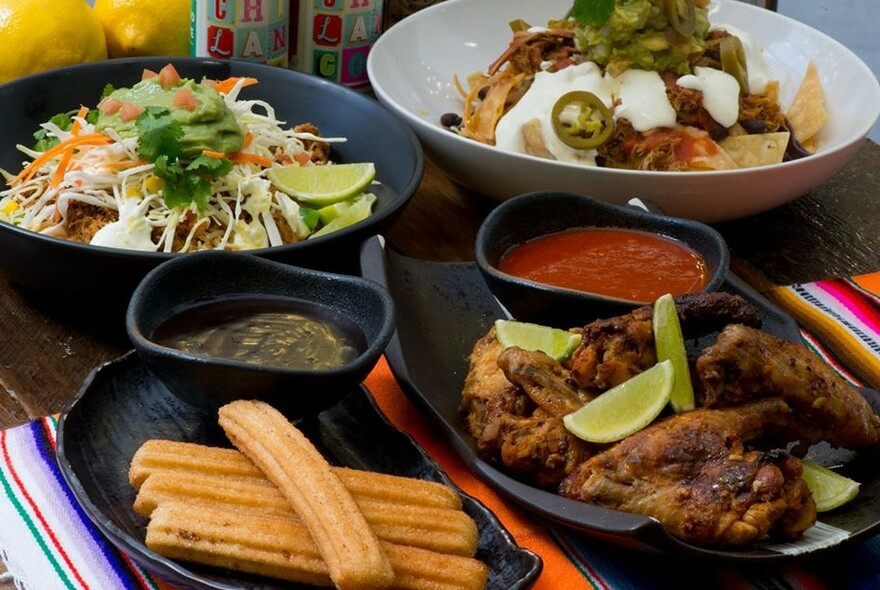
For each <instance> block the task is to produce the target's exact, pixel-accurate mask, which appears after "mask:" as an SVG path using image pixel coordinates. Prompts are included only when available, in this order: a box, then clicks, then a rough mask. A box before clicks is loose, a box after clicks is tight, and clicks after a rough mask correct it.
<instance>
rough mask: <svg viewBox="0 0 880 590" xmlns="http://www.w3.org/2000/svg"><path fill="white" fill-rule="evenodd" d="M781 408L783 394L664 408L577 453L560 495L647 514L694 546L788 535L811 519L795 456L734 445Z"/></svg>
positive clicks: (778, 415) (780, 416) (780, 417)
mask: <svg viewBox="0 0 880 590" xmlns="http://www.w3.org/2000/svg"><path fill="white" fill-rule="evenodd" d="M790 413H791V409H790V408H789V407H788V406H787V404H785V402H783V401H782V400H779V399H778V398H768V399H764V400H759V401H757V402H753V403H751V404H747V405H744V406H741V407H738V408H731V409H724V410H708V409H698V410H694V411H691V412H685V413H682V414H677V415H674V416H672V417H670V418H667V419H665V420H662V421H660V422H657V423H655V424H653V425H651V426H649V427H647V428H645V429H643V430H641V431H640V432H637V433H636V434H634V435H631V436H629V437H627V438H626V439H624V440H623V441H621V442H620V443H618V444H616V445H615V446H613V447H611V448H610V449H608V450H606V451H603V452H601V453H599V454H597V455H595V456H593V457H592V458H590V459H588V460H587V461H585V462H584V463H583V464H582V465H580V466H579V467H578V468H577V469H576V470H575V471H573V472H572V473H571V475H569V476H568V477H567V478H566V479H565V480H564V481H563V482H562V484H561V485H560V489H559V491H560V494H561V495H563V496H566V497H569V498H573V499H576V500H582V501H584V502H591V503H594V504H598V505H601V506H606V507H608V508H613V509H616V510H623V511H626V512H632V513H636V514H644V515H647V516H652V517H654V518H656V519H657V520H659V521H660V522H661V523H662V524H663V525H664V527H665V528H666V529H667V530H668V531H669V532H670V533H671V534H673V535H674V536H676V537H678V538H680V539H682V540H684V541H686V542H689V543H693V544H696V545H701V546H713V545H714V546H726V547H741V546H744V545H747V544H749V543H752V542H754V541H756V540H758V539H761V538H763V537H764V536H765V535H768V534H770V535H773V536H776V537H781V538H784V539H794V538H797V537H799V536H800V535H801V534H802V533H803V531H805V530H806V529H808V528H809V527H811V526H812V525H813V523H814V522H815V519H816V506H815V503H814V502H813V499H812V496H811V495H810V492H809V490H808V488H807V486H806V483H805V482H804V480H803V479H802V478H801V463H800V460H798V459H797V458H795V457H792V456H791V455H789V454H788V453H787V452H785V451H771V452H769V453H764V452H761V451H755V450H746V448H745V446H744V443H745V442H747V441H749V440H751V439H753V438H755V437H758V436H760V435H761V433H762V432H763V429H764V427H765V425H766V424H767V423H777V422H779V421H784V420H785V419H786V418H787V416H788V415H789V414H790Z"/></svg>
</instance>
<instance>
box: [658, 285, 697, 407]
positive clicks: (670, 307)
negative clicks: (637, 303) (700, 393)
mask: <svg viewBox="0 0 880 590" xmlns="http://www.w3.org/2000/svg"><path fill="white" fill-rule="evenodd" d="M653 322H654V346H655V348H656V352H657V360H658V361H663V360H666V359H669V360H670V361H672V370H673V372H674V373H675V385H673V387H672V396H671V397H670V399H669V403H670V405H671V406H672V410H673V411H675V412H687V411H688V410H693V409H694V405H695V403H694V387H693V384H692V383H691V372H690V369H688V364H687V352H686V351H685V348H684V337H683V336H682V335H681V325H680V324H679V323H678V312H677V311H676V309H675V300H674V299H673V298H672V295H670V294H668V293H667V294H666V295H662V296H661V297H660V298H659V299H657V301H655V302H654V320H653Z"/></svg>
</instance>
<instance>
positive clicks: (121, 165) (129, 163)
mask: <svg viewBox="0 0 880 590" xmlns="http://www.w3.org/2000/svg"><path fill="white" fill-rule="evenodd" d="M144 164H149V162H148V161H147V160H119V161H118V162H110V163H108V164H104V168H110V169H111V170H112V169H120V170H123V169H125V168H134V167H135V166H143V165H144Z"/></svg>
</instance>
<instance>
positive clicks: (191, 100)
mask: <svg viewBox="0 0 880 590" xmlns="http://www.w3.org/2000/svg"><path fill="white" fill-rule="evenodd" d="M171 104H173V105H174V106H176V107H181V108H184V109H186V110H188V111H194V110H196V107H197V106H199V101H198V99H197V98H196V95H195V94H194V93H193V91H192V90H190V89H189V88H179V89H178V90H177V92H175V93H174V97H173V98H172V99H171Z"/></svg>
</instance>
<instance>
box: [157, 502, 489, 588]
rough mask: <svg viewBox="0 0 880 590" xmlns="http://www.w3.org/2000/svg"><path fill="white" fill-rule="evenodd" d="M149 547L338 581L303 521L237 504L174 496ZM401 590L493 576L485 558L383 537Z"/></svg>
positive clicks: (474, 582)
mask: <svg viewBox="0 0 880 590" xmlns="http://www.w3.org/2000/svg"><path fill="white" fill-rule="evenodd" d="M146 542H147V546H148V547H149V548H150V549H152V550H154V551H156V552H157V553H160V554H162V555H164V556H166V557H169V558H171V559H181V560H186V561H192V562H197V563H202V564H205V565H211V566H219V567H223V568H227V569H232V570H237V571H242V572H248V573H254V574H260V575H265V576H272V577H275V578H280V579H284V580H291V581H295V582H303V583H307V584H313V585H316V586H330V585H332V582H331V579H330V573H329V569H328V567H327V565H326V564H325V563H324V561H323V560H322V559H321V553H320V551H319V550H318V548H317V545H316V544H315V542H314V541H313V540H312V538H311V536H310V535H309V533H308V531H307V530H306V528H305V526H304V525H303V524H302V522H300V521H298V520H295V519H285V518H278V517H274V518H270V517H260V516H255V515H253V514H241V513H239V512H237V511H235V510H234V509H229V508H226V509H224V508H218V507H215V506H200V505H198V504H193V503H191V502H178V501H168V502H163V503H162V504H160V505H159V506H158V507H157V508H156V510H154V511H153V517H152V519H151V521H150V523H149V525H148V526H147V539H146ZM382 548H383V550H384V551H385V553H386V554H387V555H388V558H389V561H390V562H391V566H392V568H393V570H394V573H395V579H394V583H393V585H392V588H397V589H399V590H477V589H479V588H483V587H484V586H485V584H486V581H487V578H488V568H487V567H486V565H485V564H484V563H482V562H481V561H479V560H476V559H473V558H470V557H463V556H460V555H448V554H443V553H437V552H434V551H428V550H425V549H420V548H416V547H404V546H400V545H395V544H392V543H386V542H382Z"/></svg>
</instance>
